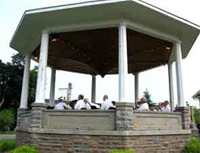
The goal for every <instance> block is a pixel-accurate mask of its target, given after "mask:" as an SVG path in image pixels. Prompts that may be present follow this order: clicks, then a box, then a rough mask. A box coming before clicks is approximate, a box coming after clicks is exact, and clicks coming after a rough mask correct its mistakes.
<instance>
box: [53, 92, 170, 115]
mask: <svg viewBox="0 0 200 153" xmlns="http://www.w3.org/2000/svg"><path fill="white" fill-rule="evenodd" d="M70 104H71V105H70ZM70 104H66V103H65V102H64V101H63V100H62V99H59V101H58V104H56V105H55V107H54V109H75V110H81V109H87V110H90V109H92V108H93V107H94V108H95V109H101V110H108V109H115V108H116V106H115V105H114V104H113V103H112V102H111V101H110V100H109V99H108V95H104V96H103V102H102V104H101V105H99V104H96V103H92V102H89V100H88V98H84V95H82V94H80V95H79V96H78V100H75V101H72V102H71V103H70ZM137 110H139V111H161V112H171V108H170V106H169V101H167V100H166V101H164V102H163V103H161V104H160V105H156V106H151V107H149V105H148V103H147V100H146V98H145V97H142V98H141V99H140V102H139V108H138V109H137Z"/></svg>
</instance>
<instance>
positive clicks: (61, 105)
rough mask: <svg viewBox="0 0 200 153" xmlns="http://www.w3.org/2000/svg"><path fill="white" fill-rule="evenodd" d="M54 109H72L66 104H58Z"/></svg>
mask: <svg viewBox="0 0 200 153" xmlns="http://www.w3.org/2000/svg"><path fill="white" fill-rule="evenodd" d="M54 109H71V108H70V106H69V105H67V104H65V103H64V102H59V103H58V104H56V106H55V107H54Z"/></svg>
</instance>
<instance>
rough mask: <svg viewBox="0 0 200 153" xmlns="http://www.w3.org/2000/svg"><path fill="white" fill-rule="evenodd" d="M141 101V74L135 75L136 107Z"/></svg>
mask: <svg viewBox="0 0 200 153" xmlns="http://www.w3.org/2000/svg"><path fill="white" fill-rule="evenodd" d="M138 99H139V73H135V106H136V105H137V100H138Z"/></svg>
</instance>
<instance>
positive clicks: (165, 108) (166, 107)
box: [161, 100, 171, 113]
mask: <svg viewBox="0 0 200 153" xmlns="http://www.w3.org/2000/svg"><path fill="white" fill-rule="evenodd" d="M161 110H162V112H165V113H169V112H171V108H170V106H169V101H167V100H165V101H164V102H163V103H162V108H161Z"/></svg>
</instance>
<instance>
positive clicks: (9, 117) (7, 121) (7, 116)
mask: <svg viewBox="0 0 200 153" xmlns="http://www.w3.org/2000/svg"><path fill="white" fill-rule="evenodd" d="M14 123H15V119H14V113H13V111H12V110H10V109H5V110H3V111H1V112H0V131H9V130H10V128H11V126H12V125H13V124H14Z"/></svg>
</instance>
